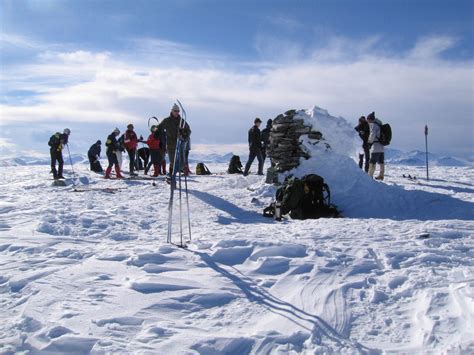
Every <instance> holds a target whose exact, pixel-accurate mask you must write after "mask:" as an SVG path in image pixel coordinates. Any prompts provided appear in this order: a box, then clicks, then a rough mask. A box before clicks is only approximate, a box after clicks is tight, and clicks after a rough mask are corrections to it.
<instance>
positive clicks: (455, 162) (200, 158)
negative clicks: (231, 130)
mask: <svg viewBox="0 0 474 355" xmlns="http://www.w3.org/2000/svg"><path fill="white" fill-rule="evenodd" d="M232 155H233V153H227V154H206V153H199V152H192V151H191V155H190V157H189V163H190V164H192V165H194V164H196V163H198V162H204V163H228V162H229V161H230V158H231V157H232ZM125 156H126V154H124V158H125ZM102 158H103V160H105V159H106V158H105V156H104V157H102ZM428 158H429V163H430V165H431V166H448V167H449V166H452V167H456V166H459V167H462V166H474V161H472V160H471V161H470V160H467V159H461V158H456V157H452V156H440V155H437V154H433V153H429V154H428ZM64 159H65V161H64V164H65V165H69V164H70V163H69V158H68V157H67V156H64ZM246 159H247V156H246V155H244V156H242V155H241V160H242V162H244V163H245V161H246ZM425 159H426V158H425V152H422V151H419V150H413V151H411V152H403V151H401V150H398V149H391V148H387V149H386V150H385V160H386V162H387V163H388V164H392V165H409V166H424V165H425V164H426V160H425ZM72 161H73V163H74V164H81V163H82V164H88V160H87V156H86V155H81V154H72ZM49 164H50V160H49V158H48V157H26V156H21V157H17V158H12V157H9V158H3V159H0V167H2V166H27V165H49Z"/></svg>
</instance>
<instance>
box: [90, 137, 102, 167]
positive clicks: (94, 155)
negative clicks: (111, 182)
mask: <svg viewBox="0 0 474 355" xmlns="http://www.w3.org/2000/svg"><path fill="white" fill-rule="evenodd" d="M101 144H102V142H101V141H100V140H98V141H97V142H95V143H94V144H92V145H91V147H90V148H89V151H88V152H87V157H88V158H89V163H90V166H91V171H93V172H96V173H101V172H102V171H103V170H102V166H101V165H100V160H99V159H100V151H101V147H100V146H101Z"/></svg>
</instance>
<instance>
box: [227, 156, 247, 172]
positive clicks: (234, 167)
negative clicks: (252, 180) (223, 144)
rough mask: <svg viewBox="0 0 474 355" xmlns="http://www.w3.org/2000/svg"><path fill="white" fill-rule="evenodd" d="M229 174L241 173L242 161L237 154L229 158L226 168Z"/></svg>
mask: <svg viewBox="0 0 474 355" xmlns="http://www.w3.org/2000/svg"><path fill="white" fill-rule="evenodd" d="M227 172H228V173H229V174H243V173H244V172H243V171H242V162H241V161H240V157H239V156H238V155H233V156H232V158H230V163H229V168H228V169H227Z"/></svg>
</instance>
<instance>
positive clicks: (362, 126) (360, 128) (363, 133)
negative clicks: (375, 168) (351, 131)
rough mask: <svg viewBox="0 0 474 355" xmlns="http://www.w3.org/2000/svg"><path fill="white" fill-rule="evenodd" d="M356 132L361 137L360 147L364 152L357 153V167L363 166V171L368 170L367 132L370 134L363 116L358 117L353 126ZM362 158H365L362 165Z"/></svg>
mask: <svg viewBox="0 0 474 355" xmlns="http://www.w3.org/2000/svg"><path fill="white" fill-rule="evenodd" d="M355 130H356V131H357V133H359V137H360V139H362V149H363V150H364V154H359V168H361V169H362V168H364V170H365V172H366V173H368V172H369V160H370V148H369V142H368V140H369V134H370V127H369V124H368V123H367V120H366V119H365V117H364V116H361V117H360V118H359V124H358V125H357V127H355ZM364 158H365V165H364Z"/></svg>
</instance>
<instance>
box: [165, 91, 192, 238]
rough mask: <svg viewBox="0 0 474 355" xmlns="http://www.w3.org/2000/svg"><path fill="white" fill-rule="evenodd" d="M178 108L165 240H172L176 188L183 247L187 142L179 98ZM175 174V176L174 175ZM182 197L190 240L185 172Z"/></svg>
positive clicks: (189, 217) (184, 112)
mask: <svg viewBox="0 0 474 355" xmlns="http://www.w3.org/2000/svg"><path fill="white" fill-rule="evenodd" d="M176 101H177V103H178V105H179V107H180V110H181V117H180V122H179V125H178V135H177V140H176V150H175V156H174V164H173V170H172V171H170V200H169V205H168V237H167V242H168V243H171V242H172V240H171V239H172V225H173V207H174V191H175V190H176V188H177V189H178V196H179V234H180V246H181V247H185V244H184V242H183V196H182V195H183V191H182V190H183V189H182V169H181V165H182V164H181V163H182V159H185V157H184V156H183V155H184V149H182V148H183V147H185V145H186V144H188V142H187V140H186V139H185V138H184V137H183V136H182V134H181V132H180V131H181V130H182V129H184V127H185V126H186V120H187V118H186V111H185V110H184V107H183V105H182V104H181V102H180V101H179V100H176ZM176 175H177V176H176ZM176 177H178V183H176ZM184 190H185V191H184V198H185V200H186V219H187V224H188V233H189V240H191V216H190V211H189V195H188V178H187V174H184Z"/></svg>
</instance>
